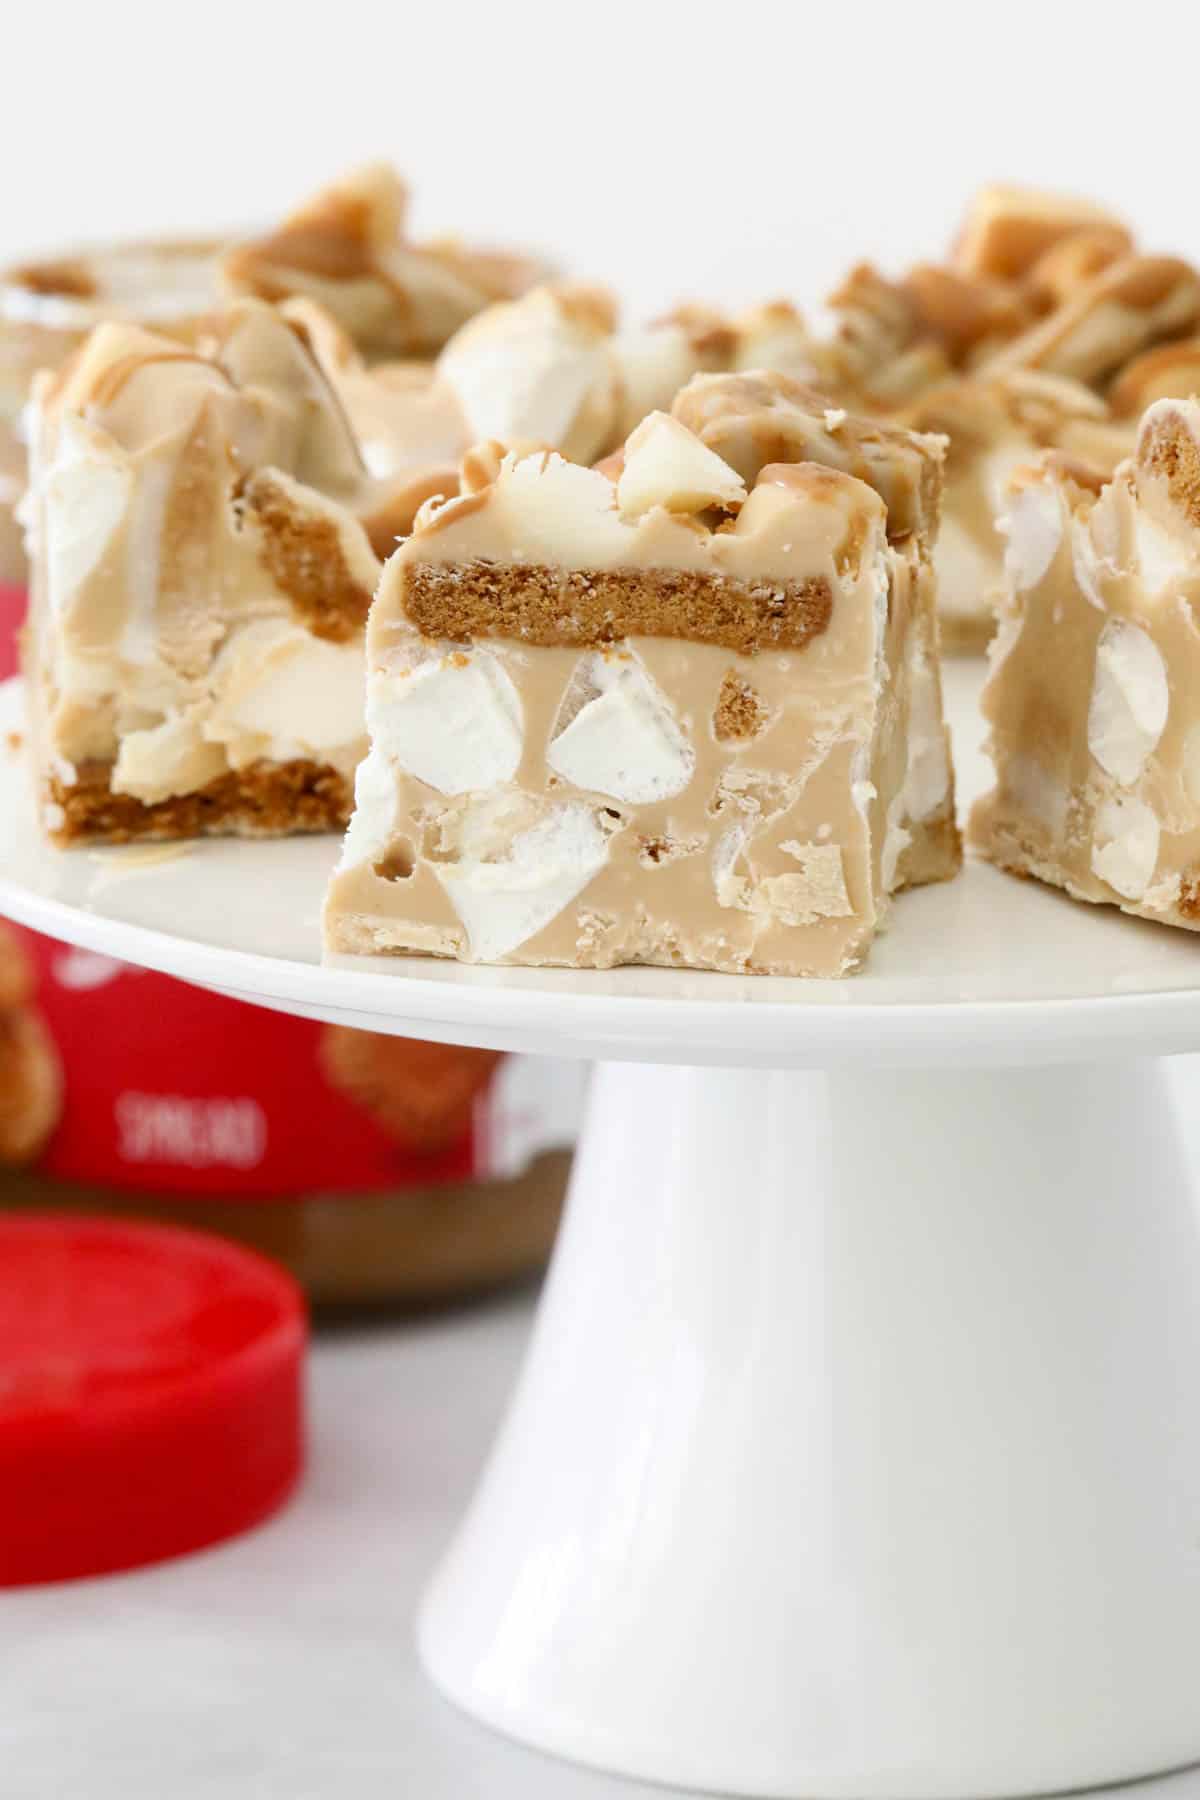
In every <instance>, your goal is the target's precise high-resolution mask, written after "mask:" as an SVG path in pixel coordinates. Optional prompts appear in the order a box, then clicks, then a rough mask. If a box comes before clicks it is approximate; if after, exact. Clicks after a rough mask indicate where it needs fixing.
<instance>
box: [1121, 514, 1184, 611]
mask: <svg viewBox="0 0 1200 1800" xmlns="http://www.w3.org/2000/svg"><path fill="white" fill-rule="evenodd" d="M1133 517H1134V541H1135V544H1136V549H1137V563H1138V573H1139V575H1140V576H1141V580H1142V586H1143V587H1144V588H1145V589H1146V591H1147V593H1149V594H1154V595H1158V594H1161V593H1162V591H1163V589H1164V588H1167V587H1173V586H1178V584H1179V583H1180V582H1182V581H1187V580H1188V579H1189V577H1192V578H1194V577H1195V576H1196V575H1197V574H1198V573H1200V570H1198V569H1197V565H1196V559H1195V556H1194V555H1193V553H1192V549H1191V544H1190V541H1189V540H1190V537H1191V534H1190V533H1188V534H1187V535H1186V536H1185V533H1184V531H1183V530H1182V529H1180V530H1179V531H1169V530H1167V529H1166V527H1165V526H1163V525H1160V524H1159V523H1158V521H1157V520H1156V519H1152V518H1150V516H1149V515H1148V514H1147V513H1146V512H1145V511H1143V509H1142V508H1141V507H1138V508H1137V510H1136V511H1135V513H1134V515H1133Z"/></svg>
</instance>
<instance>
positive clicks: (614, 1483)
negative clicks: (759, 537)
mask: <svg viewBox="0 0 1200 1800" xmlns="http://www.w3.org/2000/svg"><path fill="white" fill-rule="evenodd" d="M956 680H957V683H958V686H959V688H960V689H961V692H960V693H959V694H958V695H957V696H956V700H957V702H958V705H959V709H960V710H961V712H962V716H963V717H964V719H969V718H970V712H969V705H970V699H971V694H970V678H969V677H966V676H964V675H961V674H960V675H959V676H957V677H956ZM17 704H18V700H17V695H16V692H15V689H14V688H12V687H10V689H9V690H8V691H7V692H6V693H0V745H3V744H4V742H5V741H6V738H5V733H6V732H7V731H9V730H11V729H12V728H13V727H14V726H16V725H17V724H18V715H17V711H16V708H17ZM959 735H960V746H959V748H960V758H961V756H962V749H963V745H964V744H965V745H966V749H967V754H966V757H965V774H966V781H965V784H964V785H966V786H967V787H968V788H969V787H971V786H973V785H975V784H976V782H977V780H978V772H977V769H976V767H975V762H974V758H973V756H972V755H971V753H970V739H971V737H973V735H974V727H973V726H970V725H967V726H965V727H964V731H963V732H962V733H960V734H959ZM332 854H333V847H332V846H331V845H330V844H329V843H328V842H327V841H323V842H290V843H283V844H265V845H228V844H211V845H204V846H200V847H198V848H193V849H190V850H188V851H186V852H185V853H183V854H174V853H170V852H168V853H167V854H166V855H165V856H164V855H155V854H154V853H149V854H147V853H144V852H139V851H132V852H121V851H118V852H104V853H98V854H89V853H87V852H74V853H72V854H69V855H63V854H61V853H56V852H53V851H50V850H48V849H46V848H44V847H43V846H42V845H41V843H40V842H39V840H38V837H37V833H36V831H35V829H34V821H33V818H32V806H31V803H30V801H29V799H28V795H27V789H26V784H25V772H24V769H23V767H22V755H21V752H20V751H19V750H17V749H12V750H9V751H8V752H5V751H4V750H3V749H0V912H7V913H9V914H11V915H12V916H13V917H14V918H17V919H20V920H23V921H25V922H26V923H28V924H30V925H33V926H36V927H38V928H39V929H41V930H44V931H47V932H49V933H51V934H53V935H56V936H58V937H61V938H65V939H67V940H69V941H71V942H73V943H75V944H77V945H80V946H83V947H84V948H85V949H87V950H90V951H93V952H96V953H99V954H103V955H110V956H116V957H120V958H124V959H126V960H129V961H132V962H135V963H140V964H143V965H145V966H147V967H150V968H155V969H160V970H164V971H166V972H168V973H170V974H174V975H178V976H182V977H183V978H184V979H185V980H189V981H194V982H199V983H201V984H202V985H205V986H208V987H212V988H215V989H218V990H219V991H221V992H224V993H229V994H234V995H238V996H241V997H244V998H246V999H251V1000H255V1001H258V1002H261V1003H263V1004H266V1005H268V1006H274V1007H278V1008H281V1009H283V1010H286V1011H291V1012H297V1013H304V1014H307V1015H310V1016H315V1017H320V1018H323V1019H331V1020H337V1021H340V1022H343V1023H347V1024H351V1025H359V1026H365V1027H369V1028H372V1029H375V1030H384V1031H393V1032H398V1033H404V1034H408V1035H421V1036H426V1037H441V1038H444V1039H457V1040H462V1041H464V1042H471V1043H476V1044H483V1045H489V1046H495V1047H499V1048H506V1049H520V1050H537V1051H544V1052H547V1053H552V1054H566V1055H578V1056H597V1057H600V1058H602V1059H604V1060H605V1066H604V1067H603V1068H602V1069H601V1070H600V1071H599V1073H598V1076H597V1079H596V1081H595V1085H594V1090H593V1095H592V1101H591V1112H590V1117H589V1120H588V1124H587V1128H586V1133H585V1137H584V1141H583V1144H582V1147H581V1150H580V1155H579V1159H578V1163H577V1168H576V1172H575V1177H574V1182H573V1186H572V1190H571V1197H570V1203H569V1207H568V1215H567V1220H566V1224H565V1226H564V1229H563V1233H562V1237H561V1239H560V1242H559V1246H558V1249H557V1251H556V1254H555V1260H554V1266H553V1270H552V1273H551V1276H550V1280H549V1284H548V1287H547V1291H546V1295H545V1298H544V1300H543V1304H542V1313H541V1319H540V1323H539V1325H538V1328H537V1331H536V1333H535V1337H534V1341H533V1345H532V1348H531V1350H530V1353H529V1359H528V1362H527V1365H526V1368H525V1371H524V1374H523V1377H522V1379H521V1382H520V1385H519V1389H518V1392H517V1394H516V1396H515V1399H514V1401H513V1404H512V1409H511V1412H510V1415H509V1418H508V1421H507V1424H506V1426H505V1428H504V1430H503V1432H502V1434H501V1437H500V1441H499V1443H498V1445H497V1446H496V1449H495V1451H494V1454H493V1456H492V1459H491V1462H490V1465H489V1467H488V1470H487V1472H486V1475H485V1477H484V1479H483V1482H482V1484H481V1487H480V1489H479V1492H478V1494H477V1496H476V1499H475V1502H474V1504H473V1506H472V1508H471V1510H470V1513H469V1515H468V1517H467V1519H466V1521H465V1523H464V1525H463V1526H462V1529H461V1531H460V1533H459V1535H458V1538H457V1540H456V1541H455V1543H454V1545H453V1547H452V1548H451V1550H450V1552H449V1554H448V1556H447V1557H446V1559H445V1561H444V1563H443V1565H442V1567H441V1569H440V1570H439V1572H438V1573H437V1576H436V1578H435V1579H434V1581H433V1583H432V1585H431V1587H430V1590H429V1593H428V1596H427V1599H426V1602H425V1606H424V1608H423V1612H422V1616H421V1621H420V1639H421V1648H422V1652H423V1656H424V1659H425V1663H426V1666H427V1667H428V1669H429V1671H430V1673H431V1674H432V1676H433V1678H434V1680H435V1681H436V1682H437V1683H438V1685H439V1686H440V1687H441V1688H442V1689H443V1690H444V1691H445V1692H446V1693H447V1694H448V1695H450V1696H451V1697H452V1698H453V1699H454V1700H456V1701H458V1702H459V1703H460V1704H461V1705H462V1706H463V1707H465V1708H466V1709H467V1710H468V1711H469V1712H471V1713H473V1714H475V1715H476V1716H477V1717H479V1718H481V1719H484V1720H486V1721H487V1722H489V1723H490V1724H492V1725H494V1726H496V1727H498V1728H499V1729H500V1730H502V1731H505V1732H509V1733H511V1734H512V1735H514V1736H515V1737H518V1738H521V1739H524V1740H526V1741H527V1742H529V1743H531V1744H536V1745H539V1746H541V1747H543V1748H545V1749H548V1750H552V1751H555V1752H558V1753H560V1754H562V1755H564V1756H568V1757H572V1758H576V1759H578V1760H581V1761H585V1762H591V1763H596V1764H601V1765H604V1766H606V1767H608V1768H611V1769H614V1770H619V1771H624V1772H626V1773H629V1774H635V1775H639V1776H643V1777H650V1778H658V1779H661V1780H663V1781H667V1782H678V1783H681V1784H686V1785H688V1786H692V1787H704V1788H713V1789H720V1790H724V1791H728V1792H732V1793H737V1794H747V1795H762V1796H800V1795H803V1796H821V1797H833V1796H839V1795H855V1796H869V1795H880V1796H885V1795H886V1796H893V1797H903V1796H936V1795H963V1796H965V1795H972V1796H977V1795H1007V1794H1021V1793H1030V1792H1036V1791H1046V1790H1050V1789H1063V1788H1072V1787H1079V1786H1083V1785H1089V1784H1093V1783H1099V1782H1111V1781H1114V1780H1117V1779H1121V1778H1124V1777H1129V1776H1134V1775H1142V1774H1148V1773H1150V1772H1152V1771H1160V1770H1164V1769H1167V1768H1170V1767H1172V1766H1175V1765H1179V1764H1182V1763H1185V1762H1188V1761H1190V1760H1193V1759H1196V1758H1200V1240H1198V1235H1197V1224H1196V1212H1195V1209H1194V1206H1193V1195H1192V1184H1191V1181H1190V1179H1189V1174H1188V1170H1187V1168H1186V1166H1185V1163H1184V1159H1183V1156H1182V1154H1181V1150H1180V1147H1179V1145H1178V1143H1177V1141H1176V1138H1175V1135H1174V1127H1173V1122H1172V1116H1171V1113H1170V1111H1169V1109H1168V1107H1167V1104H1166V1101H1165V1097H1164V1091H1163V1085H1162V1076H1161V1071H1160V1069H1159V1067H1158V1066H1157V1065H1156V1063H1155V1061H1154V1060H1153V1059H1154V1058H1155V1057H1157V1056H1160V1055H1162V1054H1164V1053H1166V1052H1169V1051H1172V1050H1182V1049H1194V1048H1196V1047H1198V1046H1200V943H1197V942H1196V940H1194V939H1192V938H1190V937H1188V936H1186V935H1185V934H1182V933H1172V932H1169V931H1165V930H1160V929H1156V928H1154V927H1151V926H1145V925H1141V924H1138V923H1135V922H1134V921H1132V920H1124V919H1120V918H1117V917H1115V916H1113V915H1111V914H1108V913H1106V912H1103V911H1099V910H1090V909H1085V908H1082V907H1076V906H1073V905H1072V904H1070V903H1069V902H1066V901H1062V900H1060V899H1058V898H1056V897H1055V896H1054V895H1052V894H1050V893H1048V892H1046V891H1044V890H1042V889H1040V888H1038V887H1035V886H1033V885H1031V884H1027V883H1018V882H1014V881H1010V880H1008V879H1006V878H1004V877H1002V876H1000V875H997V874H995V873H994V872H993V871H991V870H987V869H983V868H972V869H971V870H969V872H968V873H967V875H966V876H965V877H964V878H963V879H962V880H961V881H959V882H956V883H954V884H951V885H950V886H948V887H945V888H942V889H937V890H930V891H927V892H925V893H921V894H916V895H913V896H909V897H906V898H905V899H904V900H903V901H902V902H901V903H900V904H899V906H898V907H897V910H896V915H895V924H894V928H893V930H892V931H891V932H890V933H889V935H888V937H887V939H886V940H885V941H884V942H883V943H882V944H881V945H880V946H879V947H878V949H877V953H876V954H875V956H874V957H873V959H872V963H871V966H870V968H869V969H868V971H867V972H866V973H865V974H864V975H862V976H861V977H858V978H856V979H854V980H852V981H848V982H843V983H828V984H826V983H795V982H787V981H779V980H761V979H760V980H753V979H750V980H738V979H734V978H729V977H720V976H705V977H697V976H690V975H687V974H682V973H675V972H671V971H649V970H627V971H619V972H617V973H615V974H613V975H597V974H578V975H576V974H569V973H567V974H564V973H536V972H517V971H498V970H465V969H460V968H457V967H449V966H444V965H435V964H430V963H426V962H423V961H417V960H414V961H411V962H410V961H397V962H392V963H388V964H387V965H386V966H385V967H383V968H382V969H376V968H374V967H363V966H362V965H361V964H352V963H348V962H340V963H337V964H333V965H325V966H323V965H322V964H321V962H320V961H319V957H318V952H317V949H316V915H317V911H318V907H319V900H320V891H321V885H322V882H323V880H324V876H325V873H326V871H327V869H328V866H329V862H330V859H331V856H332ZM447 1398H448V1397H447ZM441 1402H442V1397H441V1396H431V1404H440V1403H441Z"/></svg>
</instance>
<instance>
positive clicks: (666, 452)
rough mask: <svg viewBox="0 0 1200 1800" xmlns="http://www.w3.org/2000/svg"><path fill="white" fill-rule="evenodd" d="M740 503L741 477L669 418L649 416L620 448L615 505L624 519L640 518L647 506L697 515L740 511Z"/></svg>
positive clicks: (666, 415) (661, 414) (743, 495)
mask: <svg viewBox="0 0 1200 1800" xmlns="http://www.w3.org/2000/svg"><path fill="white" fill-rule="evenodd" d="M745 498H746V484H745V482H744V481H743V480H742V478H741V476H740V475H738V474H737V473H736V471H735V470H733V469H731V468H730V466H729V464H728V463H727V462H725V461H723V460H722V458H721V457H719V456H718V455H717V453H716V451H715V450H710V449H709V448H708V445H707V444H702V443H701V442H700V439H699V438H698V437H697V436H696V434H695V432H692V431H689V430H688V428H687V426H686V425H681V424H680V422H679V420H678V419H673V418H672V417H671V415H670V414H669V413H664V412H653V413H651V414H650V416H649V418H646V419H643V420H642V422H641V424H640V425H639V426H638V428H637V430H636V431H635V432H634V433H633V434H632V436H631V437H630V438H629V440H628V442H627V443H626V445H625V467H624V469H623V470H622V472H621V476H620V479H619V480H618V482H617V505H618V506H619V507H620V509H621V512H622V514H623V515H624V516H625V517H626V518H627V519H640V518H641V517H642V515H643V513H647V512H649V511H650V508H651V507H652V506H665V507H666V508H667V510H668V511H670V512H700V511H702V510H703V508H704V507H706V506H726V507H733V506H741V505H742V503H743V501H744V500H745Z"/></svg>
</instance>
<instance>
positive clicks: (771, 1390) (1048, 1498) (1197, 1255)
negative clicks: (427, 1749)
mask: <svg viewBox="0 0 1200 1800" xmlns="http://www.w3.org/2000/svg"><path fill="white" fill-rule="evenodd" d="M420 1643H421V1650H422V1655H423V1658H424V1661H425V1664H426V1667H427V1668H428V1670H429V1672H430V1674H431V1675H432V1676H433V1679H434V1680H435V1681H436V1682H437V1684H438V1685H439V1686H440V1687H441V1688H442V1689H443V1691H444V1692H445V1693H446V1694H447V1695H449V1696H450V1697H451V1698H452V1699H453V1700H455V1701H456V1702H457V1703H458V1704H459V1705H461V1706H462V1707H464V1708H465V1709H466V1710H467V1711H469V1712H470V1713H472V1714H474V1715H475V1716H477V1717H478V1718H480V1719H482V1720H485V1721H487V1722H488V1723H489V1724H491V1725H493V1726H495V1727H497V1728H498V1729H500V1730H502V1731H504V1732H507V1733H509V1734H511V1735H512V1736H514V1737H517V1738H520V1739H523V1740H524V1741H526V1742H528V1743H530V1744H534V1745H537V1746H539V1747H541V1748H543V1749H546V1750H550V1751H553V1752H557V1753H559V1754H561V1755H563V1756H566V1757H571V1758H574V1759H576V1760H579V1761H583V1762H587V1763H594V1764H599V1765H602V1766H603V1767H605V1768H609V1769H612V1770H617V1771H620V1772H622V1773H625V1774H628V1775H635V1776H640V1777H643V1778H653V1779H657V1780H661V1781H665V1782H674V1783H679V1784H681V1785H685V1786H689V1787H701V1788H709V1789H717V1790H722V1791H725V1792H729V1793H735V1794H745V1795H760V1796H788V1797H795V1796H820V1797H821V1800H833V1797H836V1796H842V1795H852V1796H874V1795H878V1796H888V1800H904V1797H906V1796H922V1797H932V1796H940V1795H954V1796H984V1795H1015V1794H1024V1793H1031V1792H1046V1791H1048V1790H1054V1789H1063V1788H1074V1787H1080V1786H1084V1785H1091V1784H1094V1783H1099V1782H1111V1781H1115V1780H1118V1779H1123V1778H1126V1777H1131V1776H1136V1775H1144V1774H1148V1773H1150V1772H1152V1771H1159V1770H1163V1769H1166V1768H1169V1767H1172V1766H1176V1765H1179V1764H1181V1763H1185V1762H1188V1761H1190V1760H1192V1759H1193V1758H1198V1757H1200V1238H1198V1233H1197V1219H1196V1213H1195V1210H1194V1206H1193V1196H1192V1192H1191V1184H1190V1181H1189V1179H1188V1174H1187V1170H1186V1167H1185V1165H1184V1161H1183V1158H1182V1156H1181V1153H1180V1149H1179V1146H1178V1144H1177V1142H1176V1136H1175V1127H1174V1121H1173V1117H1172V1114H1171V1111H1170V1107H1169V1105H1168V1102H1167V1099H1166V1095H1165V1091H1164V1086H1163V1082H1162V1075H1161V1070H1160V1068H1159V1067H1158V1065H1156V1064H1155V1063H1153V1062H1141V1063H1118V1064H1108V1065H1105V1066H1097V1067H1094V1068H1092V1067H1088V1068H1086V1069H1084V1068H1076V1067H1071V1066H1066V1067H1057V1068H1024V1069H1020V1070H987V1071H981V1072H974V1071H970V1070H963V1071H959V1072H949V1073H948V1072H945V1071H942V1072H927V1071H921V1070H915V1071H914V1070H903V1071H887V1070H874V1069H863V1070H858V1071H848V1072H844V1073H839V1074H836V1075H835V1074H828V1075H827V1074H822V1073H797V1072H791V1073H775V1072H763V1071H756V1070H753V1069H747V1070H734V1069H711V1068H710V1069H693V1068H671V1067H645V1066H637V1065H626V1064H612V1063H610V1064H606V1065H604V1066H602V1067H601V1068H600V1069H599V1070H598V1072H597V1076H596V1081H595V1088H594V1092H593V1096H592V1101H591V1112H590V1118H589V1123H588V1128H587V1132H586V1136H585V1141H584V1144H583V1147H582V1150H581V1153H580V1156H579V1159H578V1164H577V1168H576V1172H575V1177H574V1183H573V1188H572V1192H571V1196H570V1200H569V1205H568V1214H567V1219H566V1222H565V1225H564V1228H563V1232H562V1237H561V1240H560V1242H559V1245H558V1248H557V1251H556V1254H555V1260H554V1265H553V1269H552V1273H551V1276H550V1278H549V1282H548V1286H547V1291H546V1294H545V1298H544V1300H543V1304H542V1310H541V1315H540V1319H539V1322H538V1326H537V1328H536V1332H535V1335H534V1340H533V1343H532V1346H531V1349H530V1351H529V1355H528V1361H527V1364H526V1367H525V1370H524V1374H523V1376H522V1379H521V1382H520V1385H519V1389H518V1391H517V1394H516V1396H515V1399H514V1401H513V1404H512V1408H511V1411H510V1414H509V1417H508V1420H507V1423H506V1425H505V1427H504V1429H503V1431H502V1434H501V1437H500V1440H499V1443H498V1444H497V1447H496V1449H495V1451H494V1453H493V1456H492V1459H491V1462H490V1465H489V1467H488V1470H487V1472H486V1475H485V1477H484V1479H483V1482H482V1484H481V1487H480V1489H479V1492H478V1494H477V1496H476V1499H475V1501H474V1504H473V1506H472V1508H471V1510H470V1513H469V1515H468V1517H467V1519H466V1522H465V1523H464V1525H463V1526H462V1528H461V1531H460V1533H459V1535H458V1537H457V1540H456V1542H455V1543H454V1545H453V1546H452V1548H451V1550H450V1552H449V1553H448V1555H447V1556H446V1558H445V1560H444V1562H443V1564H442V1567H441V1569H440V1571H439V1572H438V1574H437V1576H436V1579H435V1580H434V1582H433V1584H432V1586H431V1588H430V1591H429V1593H428V1595H427V1598H426V1601H425V1605H424V1608H423V1612H422V1617H421V1623H420Z"/></svg>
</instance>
